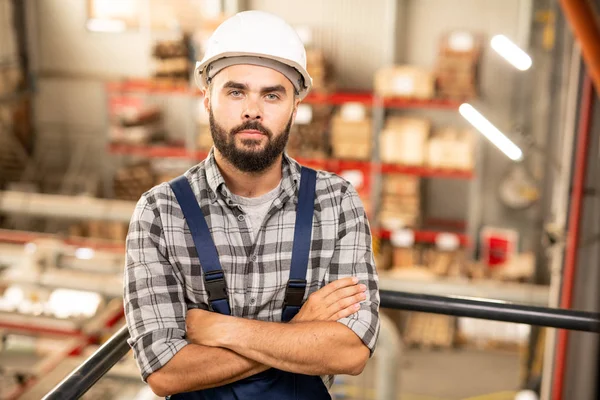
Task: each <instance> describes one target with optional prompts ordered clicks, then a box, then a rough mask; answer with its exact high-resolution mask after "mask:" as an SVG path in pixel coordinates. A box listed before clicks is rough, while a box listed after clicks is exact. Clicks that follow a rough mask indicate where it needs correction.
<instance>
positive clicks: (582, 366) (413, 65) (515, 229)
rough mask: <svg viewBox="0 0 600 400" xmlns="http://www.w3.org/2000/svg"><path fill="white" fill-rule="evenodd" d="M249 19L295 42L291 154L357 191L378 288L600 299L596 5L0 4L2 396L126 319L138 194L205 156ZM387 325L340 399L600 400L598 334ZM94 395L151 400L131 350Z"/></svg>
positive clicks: (347, 0) (58, 371)
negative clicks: (128, 247)
mask: <svg viewBox="0 0 600 400" xmlns="http://www.w3.org/2000/svg"><path fill="white" fill-rule="evenodd" d="M250 9H253V10H264V11H268V12H272V13H274V14H276V15H279V16H281V17H283V18H284V19H286V20H287V21H288V22H289V23H290V24H292V25H293V26H294V27H295V28H296V29H297V31H298V33H299V34H300V36H301V38H302V40H303V41H304V43H305V46H306V49H307V58H308V70H309V73H310V74H311V76H312V77H313V80H314V88H313V90H312V92H311V94H310V95H309V96H308V97H307V98H306V99H305V101H304V102H303V103H302V105H301V106H300V109H299V110H298V117H297V119H296V124H295V126H294V127H293V131H292V135H291V138H290V142H289V145H288V149H287V150H288V153H289V154H290V155H291V156H292V157H294V158H296V159H297V160H298V161H299V162H300V163H302V164H303V165H307V166H310V167H313V168H319V169H324V170H328V171H332V172H335V173H338V174H340V175H341V176H343V177H344V178H345V179H347V180H348V181H350V182H352V184H353V185H354V186H355V187H356V189H357V190H358V192H359V194H360V196H361V198H362V201H363V203H364V204H365V207H366V209H367V213H368V217H369V220H370V223H371V227H372V231H373V244H374V249H375V252H376V259H377V260H376V261H377V269H378V271H379V276H380V284H381V288H382V289H389V290H397V291H405V292H414V293H425V294H437V295H451V296H468V297H479V298H486V299H493V300H498V301H508V302H515V303H519V304H526V305H536V306H550V307H559V306H560V307H563V308H573V309H578V310H584V311H598V310H599V304H600V295H599V290H598V283H599V282H600V272H599V271H600V269H599V268H598V265H599V264H600V236H599V231H598V226H599V224H598V221H599V220H600V198H599V194H600V192H599V190H600V179H599V173H600V152H599V148H600V147H599V144H600V142H599V139H600V104H599V103H598V102H595V99H597V95H596V92H595V91H594V85H593V83H592V78H591V77H592V76H596V78H597V79H596V84H598V83H599V82H600V79H598V78H600V74H599V73H598V71H596V72H594V70H593V67H594V65H595V66H596V67H600V63H599V62H598V58H597V55H598V54H600V49H598V47H597V46H598V44H599V43H600V38H596V39H594V38H593V36H589V35H588V36H585V35H584V36H583V39H584V40H583V41H581V40H580V37H578V35H577V34H578V32H587V33H588V34H589V32H592V33H594V32H596V33H598V32H600V29H599V28H598V24H597V19H596V20H594V17H595V16H597V15H598V11H599V2H598V1H585V0H574V1H569V0H561V1H558V0H486V1H481V0H373V1H360V0H327V1H317V0H304V1H291V0H171V1H167V0H37V1H34V0H23V1H21V0H0V338H1V340H0V399H16V398H21V399H39V398H41V397H43V395H44V394H45V393H47V392H48V391H49V390H50V389H51V388H52V387H54V386H55V385H56V384H57V383H58V382H59V381H60V380H62V378H64V377H65V376H66V375H67V374H68V373H69V372H70V371H71V370H73V368H75V367H76V366H77V365H79V364H80V363H81V362H82V361H83V360H84V359H85V358H86V357H87V356H89V355H90V354H91V353H93V351H94V350H95V349H97V348H98V346H99V345H101V344H102V343H103V342H104V341H105V340H106V339H107V338H108V337H110V335H111V334H112V333H114V332H115V331H116V330H117V329H118V328H119V327H121V326H122V325H123V323H124V321H123V312H122V297H121V296H122V271H123V265H124V239H125V236H126V234H127V227H128V221H129V219H130V217H131V213H132V210H133V208H134V205H135V202H136V201H137V200H138V199H139V197H140V196H141V194H142V193H144V192H145V191H147V190H148V189H150V188H152V187H153V186H154V185H157V184H159V183H161V182H164V181H168V180H170V179H171V178H173V177H175V176H177V175H179V174H181V173H182V172H184V171H185V170H186V169H188V168H190V167H191V166H193V165H194V164H196V163H198V162H199V161H201V160H202V159H204V158H205V157H206V155H207V154H208V151H209V149H210V148H211V146H212V141H211V140H212V139H211V136H210V132H209V129H208V116H207V115H206V114H205V113H204V111H203V109H202V106H201V101H202V99H201V97H200V94H199V93H198V91H197V90H196V89H195V87H194V85H193V83H192V82H193V80H192V79H190V78H191V76H192V71H193V67H194V63H195V61H196V60H200V59H201V58H202V55H203V53H204V46H205V44H206V41H207V39H208V37H209V36H210V34H211V33H212V31H213V30H214V29H215V27H217V26H218V25H219V24H220V23H221V22H222V21H223V20H224V19H226V18H227V17H229V16H231V15H233V14H235V13H236V12H238V11H243V10H250ZM582 10H583V12H582ZM590 21H591V22H590ZM594 21H596V24H595V28H594ZM586 24H587V25H586ZM586 38H587V42H586V41H585V40H586ZM590 38H591V39H590ZM594 45H596V48H595V50H596V53H594V51H593V48H594ZM590 49H592V50H590ZM594 54H596V56H594ZM594 57H596V58H594ZM594 59H595V62H596V63H595V64H594V62H593V61H594ZM594 74H595V75H594ZM596 89H598V86H596ZM382 318H383V319H384V320H383V326H382V336H381V338H380V344H379V347H378V351H377V352H376V353H375V356H374V357H373V359H372V360H371V361H370V362H369V365H368V366H367V368H366V369H365V371H364V372H363V374H361V375H360V376H358V377H347V376H340V377H338V378H337V380H336V382H335V384H334V387H333V388H332V392H333V393H334V396H335V398H336V399H348V400H350V399H382V398H389V399H391V398H394V399H402V400H448V399H472V400H475V399H480V400H483V399H515V398H518V397H516V396H517V392H518V391H522V390H525V389H527V390H529V391H528V392H527V393H528V395H529V396H530V397H521V399H535V398H538V396H540V395H541V398H544V399H550V398H552V399H555V400H558V399H565V400H570V399H578V400H586V399H590V400H592V399H597V398H598V397H597V396H599V390H600V389H599V388H598V382H599V381H600V378H599V376H600V375H599V373H600V371H599V368H598V359H599V358H600V353H599V346H598V336H597V335H594V334H592V333H573V332H572V333H570V334H569V336H568V337H567V336H566V334H565V332H557V331H556V330H554V329H542V328H535V327H531V326H529V325H519V324H511V323H501V322H492V321H485V320H474V319H468V318H456V317H450V316H440V315H433V314H424V313H411V312H400V311H389V310H384V309H382ZM561 335H563V336H561ZM566 338H570V339H569V340H566ZM384 391H385V393H387V394H382V393H383V392H384ZM390 393H391V394H390ZM521 395H522V394H521ZM382 396H387V397H382ZM84 398H89V399H133V398H137V399H151V398H154V396H153V394H152V393H151V391H150V390H149V389H148V388H147V387H146V386H145V385H144V384H143V383H142V382H141V379H140V377H139V372H138V369H137V367H136V366H135V363H134V361H133V357H132V356H131V354H129V355H128V356H127V357H126V358H125V359H123V360H122V361H121V362H120V363H119V364H117V365H116V366H115V367H114V368H113V369H112V370H111V372H110V373H109V374H108V375H106V376H105V377H104V378H103V379H102V380H101V381H99V383H98V384H96V385H95V386H94V387H93V389H92V390H91V391H90V392H88V394H86V396H85V397H84Z"/></svg>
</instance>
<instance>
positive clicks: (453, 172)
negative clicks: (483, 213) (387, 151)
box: [381, 164, 474, 179]
mask: <svg viewBox="0 0 600 400" xmlns="http://www.w3.org/2000/svg"><path fill="white" fill-rule="evenodd" d="M381 173H383V174H404V175H415V176H422V177H429V178H450V179H473V176H474V174H473V171H471V170H467V169H465V170H462V169H445V168H431V167H424V166H413V165H400V164H382V165H381Z"/></svg>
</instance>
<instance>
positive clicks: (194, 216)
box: [169, 175, 231, 315]
mask: <svg viewBox="0 0 600 400" xmlns="http://www.w3.org/2000/svg"><path fill="white" fill-rule="evenodd" d="M169 185H170V186H171V189H172V190H173V193H175V197H176V198H177V202H178V203H179V206H180V207H181V210H182V211H183V216H184V217H185V221H186V222H187V225H188V227H189V228H190V231H191V233H192V238H193V239H194V245H195V246H196V251H197V253H198V258H199V259H200V265H201V266H202V271H203V272H204V274H203V276H204V287H205V288H206V291H207V292H208V302H209V304H210V308H211V309H212V310H213V311H216V312H218V313H219V314H225V315H231V308H230V307H229V300H228V298H227V285H226V282H225V274H224V273H223V269H222V268H221V263H220V262H219V255H218V254H217V248H216V247H215V243H214V242H213V239H212V236H211V234H210V230H209V229H208V225H207V224H206V220H205V219H204V214H203V213H202V209H201V208H200V206H199V204H198V200H196V196H195V195H194V192H193V191H192V188H191V186H190V183H189V182H188V180H187V178H186V177H185V175H181V176H179V177H177V178H175V179H173V180H172V181H171V182H169Z"/></svg>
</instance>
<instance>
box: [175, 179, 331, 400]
mask: <svg viewBox="0 0 600 400" xmlns="http://www.w3.org/2000/svg"><path fill="white" fill-rule="evenodd" d="M316 180H317V174H316V171H314V170H312V169H309V168H305V167H302V173H301V177H300V189H299V193H298V206H297V211H296V225H295V228H294V244H293V248H292V261H291V267H290V279H289V281H288V284H287V287H286V292H285V301H284V307H283V314H282V321H283V322H288V321H290V320H291V319H292V318H293V317H294V316H295V315H296V314H297V313H298V311H300V307H302V301H303V299H304V292H305V289H306V269H307V266H308V257H309V254H310V244H311V236H312V219H313V213H314V198H315V186H316ZM170 185H171V188H172V189H173V192H174V193H175V196H176V198H177V201H178V202H179V205H180V206H181V209H182V211H183V215H184V217H185V220H186V222H187V224H188V227H189V229H190V231H191V234H192V237H193V239H194V244H195V246H196V249H197V251H198V258H199V259H200V264H201V266H202V272H203V276H204V284H205V288H206V290H207V292H208V301H209V304H210V309H211V310H212V311H214V312H218V313H221V314H225V315H231V309H230V307H229V301H228V297H227V285H226V282H225V274H224V272H223V269H222V268H221V263H220V262H219V256H218V254H217V249H216V247H215V244H214V242H213V240H212V236H211V234H210V231H209V229H208V225H207V224H206V220H205V219H204V214H202V210H201V209H200V207H199V205H198V202H197V200H196V196H195V195H194V193H193V192H192V189H191V187H190V184H189V182H188V180H187V178H186V177H185V176H180V177H178V178H176V179H174V180H173V181H171V182H170ZM215 361H217V360H215ZM170 398H171V400H246V399H250V400H254V399H257V400H258V399H261V400H325V399H331V396H330V395H329V392H328V391H327V388H326V387H325V384H324V383H323V381H322V379H321V377H319V376H310V375H302V374H296V373H291V372H287V371H281V370H278V369H275V368H271V369H268V370H266V371H264V372H261V373H259V374H256V375H254V376H250V377H248V378H246V379H242V380H240V381H237V382H233V383H230V384H227V385H224V386H220V387H216V388H211V389H205V390H200V391H196V392H186V393H179V394H175V395H172V396H170Z"/></svg>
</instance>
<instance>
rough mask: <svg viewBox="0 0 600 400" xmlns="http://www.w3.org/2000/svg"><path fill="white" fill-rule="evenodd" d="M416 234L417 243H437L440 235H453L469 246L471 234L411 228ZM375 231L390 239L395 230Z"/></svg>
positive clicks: (383, 237) (382, 237) (464, 245)
mask: <svg viewBox="0 0 600 400" xmlns="http://www.w3.org/2000/svg"><path fill="white" fill-rule="evenodd" d="M410 232H412V234H413V235H414V241H415V243H428V244H435V243H436V239H437V238H438V237H439V235H453V236H456V239H457V240H458V242H459V243H460V245H461V246H462V247H467V246H469V244H470V241H469V236H468V235H466V234H464V233H454V232H448V231H433V230H418V229H416V230H412V229H411V230H410ZM374 233H375V234H376V235H377V236H379V237H380V238H381V239H390V238H391V236H392V234H393V232H392V231H390V230H388V229H377V230H375V231H374Z"/></svg>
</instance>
